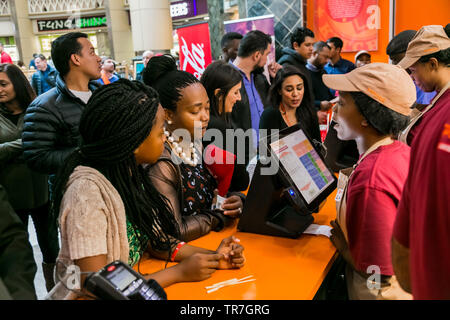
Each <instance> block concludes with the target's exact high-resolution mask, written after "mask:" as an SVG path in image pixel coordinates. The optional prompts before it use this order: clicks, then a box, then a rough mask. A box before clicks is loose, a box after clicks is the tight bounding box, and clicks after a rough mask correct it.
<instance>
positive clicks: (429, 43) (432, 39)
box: [398, 25, 450, 69]
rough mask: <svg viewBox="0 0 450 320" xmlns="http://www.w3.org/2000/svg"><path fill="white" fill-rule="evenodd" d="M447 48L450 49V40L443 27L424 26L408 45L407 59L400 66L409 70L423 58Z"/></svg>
mask: <svg viewBox="0 0 450 320" xmlns="http://www.w3.org/2000/svg"><path fill="white" fill-rule="evenodd" d="M447 48H450V39H449V38H448V37H447V34H446V33H445V30H444V27H443V26H439V25H432V26H424V27H422V28H420V30H419V31H417V33H416V35H415V36H414V38H412V40H411V42H410V43H409V44H408V49H407V50H406V55H405V57H404V58H403V59H402V61H400V62H399V63H398V65H399V66H401V67H402V68H405V69H408V68H409V67H411V66H412V65H413V64H414V63H416V62H417V61H418V60H419V59H420V58H421V57H423V56H427V55H429V54H432V53H436V52H439V51H441V50H445V49H447Z"/></svg>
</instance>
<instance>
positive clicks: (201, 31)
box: [177, 23, 212, 79]
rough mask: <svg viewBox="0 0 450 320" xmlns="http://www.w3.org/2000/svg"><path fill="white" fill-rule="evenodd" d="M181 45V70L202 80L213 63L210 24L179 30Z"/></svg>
mask: <svg viewBox="0 0 450 320" xmlns="http://www.w3.org/2000/svg"><path fill="white" fill-rule="evenodd" d="M177 34H178V42H179V45H180V69H181V70H184V71H187V72H189V73H192V74H193V75H194V76H195V77H196V78H197V79H200V77H201V76H202V74H203V72H204V71H205V69H206V67H207V66H208V65H209V64H210V63H211V62H212V55H211V42H210V38H209V27H208V23H201V24H196V25H193V26H187V27H182V28H178V29H177Z"/></svg>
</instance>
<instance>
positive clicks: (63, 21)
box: [37, 16, 107, 32]
mask: <svg viewBox="0 0 450 320" xmlns="http://www.w3.org/2000/svg"><path fill="white" fill-rule="evenodd" d="M37 26H38V31H39V32H46V31H59V30H71V29H86V28H99V27H106V26H107V21H106V16H94V17H78V18H73V17H70V18H60V19H46V20H37Z"/></svg>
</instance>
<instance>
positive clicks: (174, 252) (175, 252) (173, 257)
mask: <svg viewBox="0 0 450 320" xmlns="http://www.w3.org/2000/svg"><path fill="white" fill-rule="evenodd" d="M185 244H186V242H180V243H179V244H178V245H177V247H176V248H175V250H174V251H173V253H172V256H171V257H170V261H172V262H173V261H175V256H176V255H177V253H178V251H180V249H181V247H182V246H184V245H185Z"/></svg>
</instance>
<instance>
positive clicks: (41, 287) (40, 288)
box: [28, 217, 47, 300]
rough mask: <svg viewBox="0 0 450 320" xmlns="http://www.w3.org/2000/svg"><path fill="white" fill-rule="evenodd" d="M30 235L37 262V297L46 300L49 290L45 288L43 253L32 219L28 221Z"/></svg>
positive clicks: (35, 283)
mask: <svg viewBox="0 0 450 320" xmlns="http://www.w3.org/2000/svg"><path fill="white" fill-rule="evenodd" d="M28 233H29V235H30V243H31V246H32V247H33V253H34V260H35V261H36V266H37V273H36V277H35V278H34V286H35V289H36V295H37V298H38V299H39V300H42V299H44V297H45V296H46V294H47V289H46V288H45V280H44V275H43V273H42V253H41V250H40V249H39V245H38V242H37V237H36V231H35V229H34V225H33V220H32V219H31V217H30V220H29V221H28Z"/></svg>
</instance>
